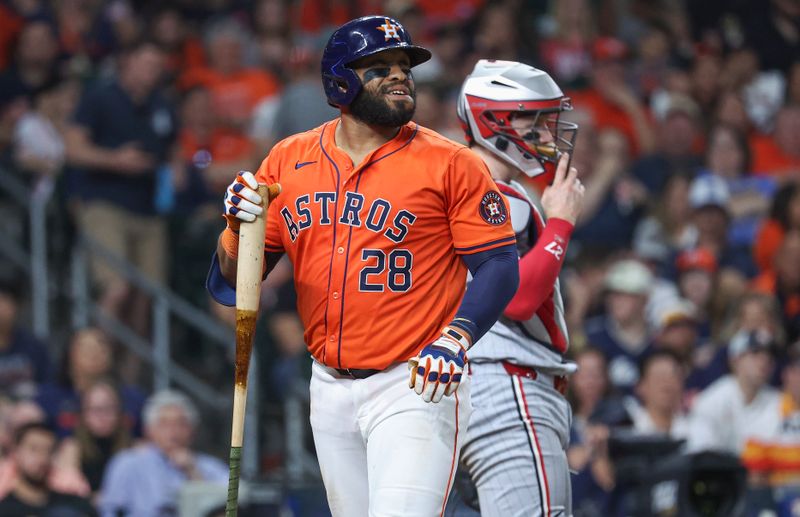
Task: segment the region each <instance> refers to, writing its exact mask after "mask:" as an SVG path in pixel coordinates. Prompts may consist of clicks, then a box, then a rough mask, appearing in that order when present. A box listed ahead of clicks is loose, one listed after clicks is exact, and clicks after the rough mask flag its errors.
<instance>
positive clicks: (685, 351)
mask: <svg viewBox="0 0 800 517" xmlns="http://www.w3.org/2000/svg"><path fill="white" fill-rule="evenodd" d="M699 343H700V328H699V324H698V320H697V309H696V308H695V306H694V304H693V303H692V302H690V301H689V300H686V299H683V298H674V299H672V300H668V301H664V302H662V304H661V307H659V308H658V309H657V311H656V318H655V321H653V347H654V348H655V349H658V350H668V351H670V352H671V353H672V354H674V355H675V357H677V358H679V359H680V360H681V364H682V365H683V366H684V367H686V371H687V373H688V372H689V371H690V370H691V369H692V365H693V359H694V353H695V351H696V350H697V347H698V345H699Z"/></svg>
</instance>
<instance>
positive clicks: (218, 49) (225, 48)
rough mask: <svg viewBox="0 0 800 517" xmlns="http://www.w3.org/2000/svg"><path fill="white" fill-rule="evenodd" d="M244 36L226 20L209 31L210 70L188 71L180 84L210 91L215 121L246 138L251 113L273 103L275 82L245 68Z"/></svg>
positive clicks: (276, 84) (230, 20) (268, 77)
mask: <svg viewBox="0 0 800 517" xmlns="http://www.w3.org/2000/svg"><path fill="white" fill-rule="evenodd" d="M246 37H247V32H246V31H245V29H244V28H243V27H242V26H241V25H240V24H239V23H237V22H236V21H234V20H232V19H226V20H223V21H220V22H218V23H217V24H215V25H214V26H213V27H211V28H210V29H209V31H208V35H207V49H208V59H209V66H207V67H201V68H194V69H189V70H187V71H186V72H185V73H184V74H183V77H181V80H180V83H181V86H182V87H183V88H184V89H187V88H191V87H192V86H198V85H202V86H205V87H206V88H208V89H209V91H211V98H212V102H213V108H214V114H215V115H216V117H217V120H218V121H219V122H220V123H221V124H222V125H224V126H226V127H228V128H229V129H231V130H234V131H237V132H239V133H240V134H242V135H245V134H246V132H247V130H248V129H249V127H250V124H251V120H252V113H253V112H254V110H255V109H257V108H258V106H259V104H261V103H262V102H265V101H270V102H273V103H274V102H275V99H273V98H272V97H274V96H275V95H276V94H277V93H278V90H279V84H278V82H277V81H276V79H275V78H274V77H273V76H272V75H270V74H269V73H267V72H266V71H264V70H262V69H258V68H249V67H247V66H246V64H245V56H244V52H245V44H246Z"/></svg>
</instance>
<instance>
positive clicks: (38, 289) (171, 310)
mask: <svg viewBox="0 0 800 517" xmlns="http://www.w3.org/2000/svg"><path fill="white" fill-rule="evenodd" d="M54 185H55V183H54V181H53V179H52V178H49V177H42V178H39V179H37V180H36V182H35V183H34V185H33V187H32V188H30V187H28V186H27V185H25V184H24V183H23V182H22V181H20V180H19V179H18V178H15V177H14V176H13V175H12V174H11V173H9V172H8V171H7V170H2V169H0V191H3V192H5V193H6V194H7V195H8V201H9V202H11V203H13V204H14V205H16V206H17V207H19V211H18V213H20V214H25V215H26V219H27V221H26V223H25V224H26V225H27V231H28V234H29V235H28V237H29V249H26V246H25V244H24V242H22V240H21V239H20V238H19V237H20V235H14V234H13V232H11V231H9V229H7V228H3V227H2V226H0V243H2V244H1V245H0V255H3V256H5V257H6V258H7V259H8V260H9V261H10V262H11V263H12V264H14V265H15V266H16V267H18V268H19V270H20V271H21V272H23V273H24V274H25V275H27V277H28V281H29V284H30V293H31V308H32V310H31V320H32V327H33V330H34V332H35V334H36V335H37V336H38V337H40V338H42V339H47V338H48V337H49V336H50V335H51V330H52V329H51V328H50V323H51V322H50V300H51V295H55V294H61V295H65V296H66V297H68V298H69V299H70V300H71V301H72V303H71V304H70V309H71V314H70V316H71V325H72V327H73V329H78V328H82V327H85V326H87V325H89V324H90V323H93V324H96V325H98V326H100V327H102V328H103V329H104V330H106V331H107V332H109V334H111V335H112V336H113V337H114V338H115V339H116V340H117V341H118V342H119V343H121V344H122V345H123V346H124V347H126V348H127V349H128V350H130V351H131V352H132V353H133V354H135V355H136V356H138V357H140V358H141V359H142V360H144V361H145V362H147V363H149V364H151V365H152V366H153V368H154V375H153V379H154V389H156V390H159V389H163V388H167V387H169V386H171V385H173V383H174V384H175V385H177V386H180V387H181V388H183V389H185V390H186V391H187V392H189V393H191V394H193V395H194V396H195V398H196V399H197V400H198V401H199V402H200V403H201V404H205V405H207V406H208V407H210V408H211V409H213V410H216V411H220V412H221V411H229V410H230V408H231V403H232V401H231V393H232V389H227V390H225V393H221V392H220V391H219V390H217V389H215V388H214V387H212V386H210V385H209V384H208V383H206V382H204V381H203V380H201V379H200V378H198V377H197V376H195V375H194V374H192V373H191V372H189V371H188V370H186V369H185V368H183V367H182V366H181V365H179V364H177V363H176V362H175V361H173V360H172V358H171V350H170V348H171V346H170V345H171V343H170V322H171V320H172V318H173V317H176V318H177V319H179V320H181V321H182V322H183V323H185V324H187V325H188V326H190V327H192V328H194V329H196V330H197V331H199V332H200V333H201V334H202V335H204V336H206V337H207V338H209V339H210V340H211V341H212V342H215V343H216V344H218V345H219V346H222V347H224V348H226V349H228V350H232V349H233V347H234V332H233V331H232V329H229V328H228V327H226V326H224V325H223V324H221V323H219V322H217V321H214V320H213V319H211V317H210V316H209V315H208V314H207V313H205V312H204V311H201V310H200V309H197V308H196V307H194V306H193V305H191V304H190V303H188V302H187V301H185V300H184V299H183V298H181V297H179V296H178V295H176V294H175V293H173V292H172V291H170V290H169V289H167V288H165V287H164V286H162V285H159V284H157V283H155V282H153V281H151V280H150V279H149V278H147V277H145V276H144V275H143V274H142V273H141V272H140V271H139V270H138V269H136V268H135V267H134V266H132V265H131V264H130V263H129V262H127V261H126V260H124V259H123V258H121V257H118V256H116V255H115V254H113V253H111V252H110V251H109V250H107V249H105V248H103V247H102V246H101V245H100V244H99V243H96V242H93V241H92V240H91V239H89V238H88V237H87V236H85V235H83V234H81V233H79V235H78V239H77V241H76V242H75V243H74V246H73V249H72V256H71V268H70V279H69V288H66V287H65V286H64V285H63V284H62V283H61V282H58V281H57V280H58V279H55V278H52V276H51V275H50V270H49V268H48V262H47V256H48V250H47V243H48V226H47V210H48V206H49V205H50V202H51V201H52V197H53V192H54ZM95 257H97V258H99V259H101V260H103V261H104V262H105V263H107V264H108V265H109V266H110V267H111V268H112V269H113V270H114V271H115V272H116V273H117V274H119V275H121V276H122V277H123V278H125V279H126V280H127V281H128V282H129V283H130V284H131V285H132V286H134V287H135V288H136V289H138V290H140V291H142V292H144V293H146V294H147V295H148V296H149V297H150V299H151V300H152V329H151V333H152V339H151V340H146V339H144V338H142V337H141V336H139V335H138V334H137V333H136V332H134V331H133V330H132V329H130V328H129V327H128V326H126V325H125V324H124V323H122V322H121V321H120V320H119V319H117V318H115V317H113V316H111V315H109V314H107V313H106V312H104V311H103V310H101V309H100V307H99V306H98V305H97V304H96V303H95V301H94V300H93V299H92V296H91V294H90V285H91V280H90V278H89V274H88V267H87V263H88V261H89V259H91V258H95ZM257 370H258V361H257V357H256V355H255V350H254V353H253V358H252V359H251V366H250V372H249V382H248V385H249V386H252V387H253V389H251V390H250V393H249V394H248V403H247V422H246V427H247V428H246V432H245V444H244V445H245V447H246V449H247V450H248V454H247V455H245V458H244V459H243V464H242V473H243V475H244V476H245V477H253V476H255V475H256V474H257V472H258V452H257V451H258V439H257V437H258V390H257V389H255V387H256V386H257V382H258V371H257ZM232 385H233V383H231V386H230V388H232Z"/></svg>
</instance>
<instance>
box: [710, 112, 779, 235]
mask: <svg viewBox="0 0 800 517" xmlns="http://www.w3.org/2000/svg"><path fill="white" fill-rule="evenodd" d="M750 162H751V159H750V145H749V143H748V141H747V137H746V136H745V134H744V133H742V132H740V131H739V130H738V129H736V128H734V127H733V126H728V125H724V124H717V125H715V126H714V127H713V128H712V129H711V131H710V132H709V137H708V148H707V151H706V161H705V167H704V168H703V169H701V170H700V175H705V174H711V175H714V176H717V177H719V178H721V179H722V180H723V181H725V183H726V185H727V187H728V192H729V193H730V198H729V200H728V203H727V207H728V212H729V214H730V217H731V222H730V229H729V235H728V242H729V244H730V245H731V246H733V247H736V248H738V247H747V248H750V246H751V245H752V244H753V241H754V240H755V236H756V232H757V230H758V226H759V224H760V222H761V220H762V219H763V217H764V216H765V215H766V214H767V211H768V210H769V204H770V199H771V198H772V196H773V195H774V194H775V191H776V190H777V182H776V181H775V180H774V179H773V178H770V177H764V176H752V175H750V167H751V165H750Z"/></svg>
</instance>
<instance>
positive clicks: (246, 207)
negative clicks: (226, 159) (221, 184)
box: [223, 171, 264, 232]
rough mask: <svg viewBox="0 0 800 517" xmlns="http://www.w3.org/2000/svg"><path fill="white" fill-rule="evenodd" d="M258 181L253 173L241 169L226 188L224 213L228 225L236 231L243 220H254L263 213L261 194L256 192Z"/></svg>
mask: <svg viewBox="0 0 800 517" xmlns="http://www.w3.org/2000/svg"><path fill="white" fill-rule="evenodd" d="M256 189H258V182H257V181H256V177H255V176H253V173H251V172H248V171H239V174H237V175H236V178H235V179H234V180H233V182H232V183H231V184H230V185H228V188H227V189H225V199H224V201H225V211H224V212H223V215H224V216H225V219H227V221H228V227H229V228H230V229H231V230H233V231H234V232H238V231H239V223H240V222H241V221H245V222H248V223H249V222H252V221H255V220H256V216H258V215H261V212H263V211H264V209H263V208H262V207H261V196H259V195H258V192H256Z"/></svg>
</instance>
